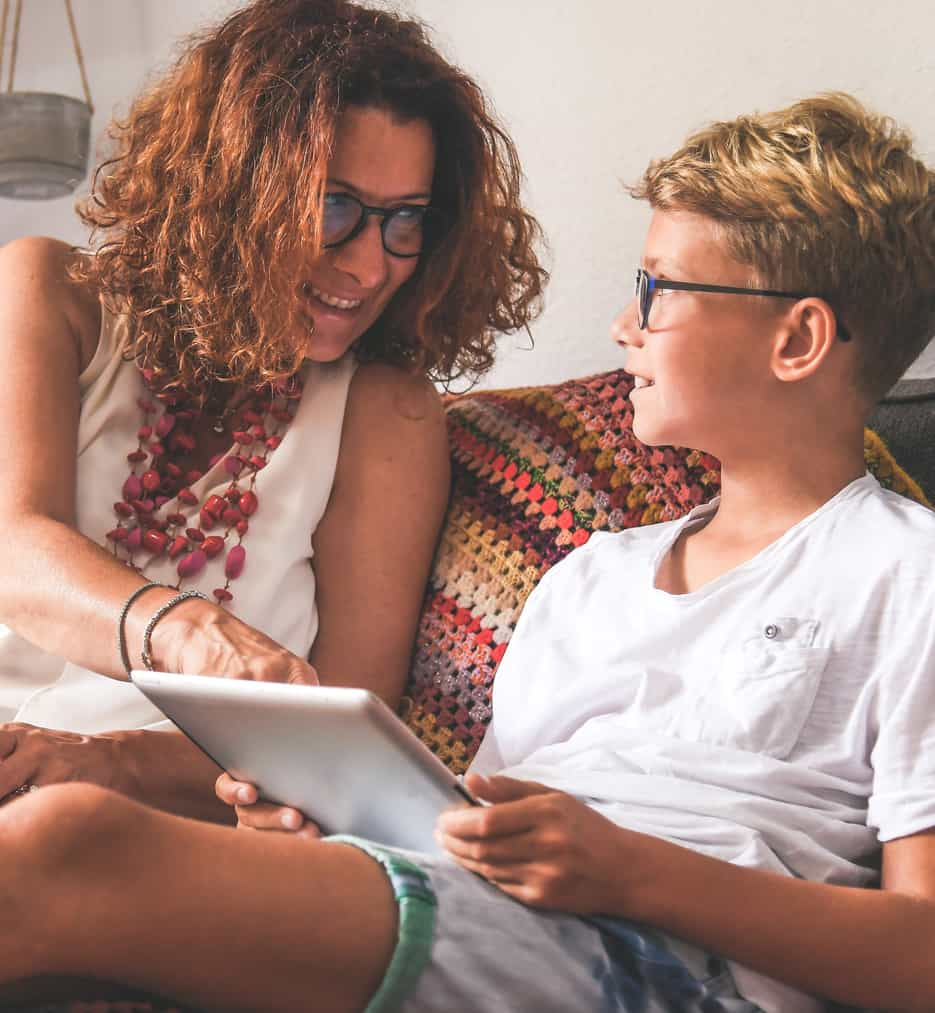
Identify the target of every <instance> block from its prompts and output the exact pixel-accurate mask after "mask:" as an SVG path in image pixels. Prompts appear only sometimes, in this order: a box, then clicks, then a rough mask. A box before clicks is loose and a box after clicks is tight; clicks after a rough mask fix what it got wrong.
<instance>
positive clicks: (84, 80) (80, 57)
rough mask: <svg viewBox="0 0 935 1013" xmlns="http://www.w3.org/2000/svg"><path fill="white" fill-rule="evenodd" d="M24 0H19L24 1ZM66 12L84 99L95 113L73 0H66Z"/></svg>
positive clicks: (19, 1) (18, 0)
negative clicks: (72, 6) (72, 7)
mask: <svg viewBox="0 0 935 1013" xmlns="http://www.w3.org/2000/svg"><path fill="white" fill-rule="evenodd" d="M22 2H23V0H17V3H22ZM65 13H66V14H67V15H68V26H69V28H71V41H72V45H73V46H74V47H75V59H76V60H77V61H78V71H79V72H80V74H81V87H82V88H83V89H84V100H85V102H87V103H88V108H89V109H90V110H91V113H92V114H93V113H94V103H93V102H92V101H91V86H90V85H89V84H88V75H87V71H85V69H84V54H83V53H82V52H81V41H80V40H79V39H78V26H77V25H76V24H75V15H74V12H73V11H72V9H71V0H65Z"/></svg>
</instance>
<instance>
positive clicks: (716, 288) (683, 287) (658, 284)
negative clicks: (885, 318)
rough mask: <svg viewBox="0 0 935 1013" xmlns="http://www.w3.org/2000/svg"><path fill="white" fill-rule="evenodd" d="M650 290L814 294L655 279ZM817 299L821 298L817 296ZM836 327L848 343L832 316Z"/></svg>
mask: <svg viewBox="0 0 935 1013" xmlns="http://www.w3.org/2000/svg"><path fill="white" fill-rule="evenodd" d="M649 287H650V290H652V289H654V288H666V289H672V290H675V291H680V292H725V293H727V294H728V295H763V296H772V297H773V298H774V299H810V298H812V297H813V296H814V292H780V291H778V290H777V289H772V288H736V287H734V286H733V285H702V284H700V283H696V282H692V281H659V280H658V279H656V278H653V279H651V281H650V285H649ZM819 298H821V297H820V296H819ZM834 318H835V324H836V325H837V330H838V338H839V339H840V340H841V341H850V340H851V335H850V333H849V332H848V330H847V329H846V328H845V327H844V325H843V324H842V323H841V321H840V320H839V319H838V315H837V313H835V314H834Z"/></svg>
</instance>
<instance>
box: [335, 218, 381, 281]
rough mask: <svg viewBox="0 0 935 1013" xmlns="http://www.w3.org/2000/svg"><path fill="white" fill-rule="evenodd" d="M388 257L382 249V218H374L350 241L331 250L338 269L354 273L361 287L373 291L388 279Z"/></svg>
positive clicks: (353, 276) (352, 275)
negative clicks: (380, 219)
mask: <svg viewBox="0 0 935 1013" xmlns="http://www.w3.org/2000/svg"><path fill="white" fill-rule="evenodd" d="M388 256H389V254H388V253H387V252H386V250H385V249H384V248H383V236H382V234H381V231H380V221H379V219H376V218H371V219H370V220H369V221H368V222H367V223H366V225H364V227H363V229H361V231H360V233H359V234H358V235H356V236H354V238H353V239H352V240H350V242H347V243H344V244H342V245H341V246H339V247H337V248H336V249H334V250H333V251H332V252H331V257H332V260H331V262H332V264H333V265H334V266H335V267H336V268H337V269H338V270H339V271H343V272H344V273H345V274H349V275H351V277H352V278H354V280H355V281H356V282H357V284H358V285H360V287H361V288H364V289H368V290H371V291H372V290H374V289H377V288H379V287H380V286H381V285H382V284H383V282H384V281H386V278H387V275H388V273H389V265H388V263H387V257H388Z"/></svg>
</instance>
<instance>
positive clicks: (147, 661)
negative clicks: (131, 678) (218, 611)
mask: <svg viewBox="0 0 935 1013" xmlns="http://www.w3.org/2000/svg"><path fill="white" fill-rule="evenodd" d="M189 598H201V599H202V600H203V601H208V596H207V595H206V594H202V593H201V591H180V592H179V593H178V594H177V595H175V597H173V598H170V599H169V600H168V601H167V602H164V603H163V604H162V605H160V606H159V608H158V609H156V611H155V613H154V614H153V617H152V619H150V620H149V622H148V623H147V624H146V629H145V630H143V650H142V651H141V652H140V653H141V656H142V658H143V667H144V668H146V669H148V670H149V671H150V672H151V671H152V670H153V657H152V655H151V654H150V650H151V647H152V645H151V644H150V638H151V637H152V635H153V630H154V629H155V628H156V623H158V622H159V620H160V619H161V618H162V617H163V616H164V615H165V614H166V613H167V612H168V611H169V610H170V609H174V608H175V606H176V605H181V604H182V602H183V601H188V600H189Z"/></svg>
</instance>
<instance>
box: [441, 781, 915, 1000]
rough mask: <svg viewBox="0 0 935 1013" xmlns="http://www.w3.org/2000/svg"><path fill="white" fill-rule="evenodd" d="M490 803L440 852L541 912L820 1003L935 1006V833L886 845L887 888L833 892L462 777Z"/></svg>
mask: <svg viewBox="0 0 935 1013" xmlns="http://www.w3.org/2000/svg"><path fill="white" fill-rule="evenodd" d="M466 780H467V786H468V788H469V789H470V790H471V791H472V792H473V793H474V794H475V795H478V796H479V797H480V798H482V799H485V800H487V801H488V802H491V803H492V804H491V805H490V806H486V807H483V808H480V809H477V808H475V809H458V810H455V811H452V812H448V813H445V814H444V815H443V816H442V818H441V820H440V822H439V840H440V843H441V844H442V845H443V846H444V847H445V848H446V849H447V850H448V851H449V852H450V853H451V854H452V855H453V856H454V857H455V858H456V859H457V860H458V861H459V862H460V863H461V864H462V865H464V866H465V867H466V868H468V869H470V870H471V871H472V872H476V873H479V874H480V875H482V876H484V877H485V878H487V879H488V880H490V881H491V882H493V883H495V884H496V885H497V886H499V887H500V888H501V889H502V890H504V892H506V893H509V894H510V895H511V896H514V897H516V898H517V899H518V900H521V901H523V902H524V903H526V904H530V905H532V906H535V907H542V908H549V909H553V910H563V911H569V912H572V913H576V914H596V913H601V914H610V915H618V916H621V917H626V918H632V919H633V920H635V921H641V922H645V923H647V924H649V925H654V926H656V927H657V928H659V929H661V930H663V931H665V932H668V933H670V934H672V935H674V936H679V937H681V938H683V939H686V940H690V941H692V942H695V943H697V944H698V945H700V946H702V947H703V948H705V949H706V950H708V951H709V952H711V953H716V954H718V955H719V956H722V957H726V958H728V959H731V960H735V961H737V962H739V963H741V964H744V965H746V966H747V967H750V968H751V969H753V970H756V971H760V972H761V973H763V974H766V975H768V976H770V977H772V978H776V979H777V980H779V981H783V982H786V983H788V984H789V985H792V986H794V987H797V988H799V989H801V990H802V991H804V992H808V993H811V994H813V995H818V996H822V997H825V998H829V999H834V1000H837V1001H838V1002H843V1003H849V1004H855V1005H860V1006H873V1007H880V1008H882V1009H886V1010H904V1011H908V1013H915V1011H917V1010H918V1011H920V1013H931V1011H932V1010H933V1009H935V962H933V961H932V959H931V947H932V940H933V939H935V830H932V831H927V832H925V833H920V834H916V835H914V836H912V837H905V838H902V839H900V840H895V841H891V842H890V843H888V844H885V845H884V871H883V885H884V889H882V890H875V889H865V888H858V887H844V886H829V885H826V884H823V883H814V882H809V881H807V880H802V879H796V878H794V877H792V876H784V875H780V874H778V873H772V872H766V871H764V870H760V869H748V868H743V867H741V866H736V865H732V864H731V863H729V862H725V861H722V860H720V859H716V858H709V857H708V856H706V855H701V854H698V853H697V852H694V851H690V850H688V849H687V848H683V847H680V846H678V845H676V844H671V843H669V842H667V841H663V840H660V839H659V838H655V837H650V836H648V835H646V834H641V833H636V832H634V831H631V830H626V829H624V828H622V827H619V826H617V825H616V824H614V823H612V822H611V821H609V820H607V819H606V818H605V817H603V816H601V815H600V813H598V812H595V811H594V810H593V809H590V808H589V807H588V806H587V805H585V804H584V803H582V802H579V801H578V800H576V799H574V798H572V797H571V796H569V795H565V794H563V793H562V792H557V791H553V790H551V789H549V788H545V787H543V786H542V785H537V784H533V783H532V782H524V781H516V780H513V779H512V778H506V777H493V778H481V777H472V776H471V775H468V777H467V779H466Z"/></svg>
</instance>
